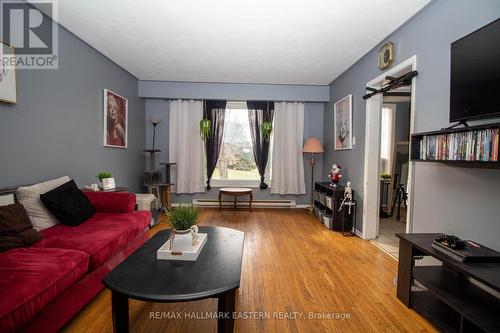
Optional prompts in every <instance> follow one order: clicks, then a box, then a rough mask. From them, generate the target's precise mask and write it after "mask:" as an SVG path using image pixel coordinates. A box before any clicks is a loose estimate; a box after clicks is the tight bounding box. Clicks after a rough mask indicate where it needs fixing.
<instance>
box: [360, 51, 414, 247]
mask: <svg viewBox="0 0 500 333" xmlns="http://www.w3.org/2000/svg"><path fill="white" fill-rule="evenodd" d="M414 70H417V57H416V56H413V57H411V58H409V59H407V60H405V61H403V62H401V63H400V64H399V65H397V66H395V67H393V68H392V69H390V70H388V71H386V72H385V73H383V74H382V75H380V76H379V77H377V78H375V79H373V80H372V81H370V82H368V83H367V87H371V88H375V89H380V88H381V87H382V86H383V85H384V83H386V82H387V79H386V77H387V76H391V77H399V76H402V75H404V74H406V73H408V72H410V71H414ZM406 90H407V91H406V96H401V97H404V98H405V99H408V98H409V133H408V136H409V134H410V133H412V132H413V128H414V119H415V116H414V115H415V98H416V78H415V77H414V78H413V79H412V81H411V86H409V87H407V88H406ZM408 92H409V93H410V94H409V96H407V95H408V94H407V93H408ZM392 97H396V96H392ZM384 102H385V106H386V108H388V109H391V108H393V106H392V105H391V104H397V102H396V100H395V99H392V100H391V99H385V100H384V96H382V95H381V94H377V95H374V96H372V97H371V98H369V99H367V100H366V129H365V133H366V136H365V158H364V184H363V193H364V195H363V196H364V198H363V234H362V236H363V238H365V239H371V240H373V239H376V238H377V237H378V235H379V232H380V230H379V229H380V228H379V225H380V222H381V221H380V219H379V215H380V211H381V209H380V206H381V204H385V205H386V207H385V208H386V209H389V214H390V209H392V206H396V207H395V211H394V213H393V216H395V215H396V214H397V205H398V202H396V204H395V205H393V199H394V196H395V195H398V194H397V192H398V185H399V183H400V181H401V178H402V177H404V178H405V182H404V183H405V186H404V190H405V191H404V194H405V196H406V209H405V207H404V206H405V205H404V202H403V199H404V198H403V197H402V198H401V200H402V201H401V205H400V206H401V208H400V221H404V226H403V228H402V229H403V230H402V231H403V232H412V229H413V228H412V221H411V216H412V194H413V182H412V179H413V166H412V162H410V161H406V165H407V167H406V166H405V167H404V168H400V170H399V172H398V179H397V180H396V179H394V178H393V177H394V174H395V173H396V172H395V170H396V169H397V168H398V165H400V166H402V165H403V164H404V163H403V160H402V159H401V161H399V160H397V156H398V155H397V154H396V153H397V151H398V150H399V149H408V151H409V150H410V149H411V146H410V142H408V144H407V147H404V144H402V143H401V144H399V145H397V144H396V141H395V140H394V145H391V146H392V147H393V148H391V149H389V150H390V151H389V152H388V151H387V149H386V150H385V151H384V153H385V156H388V157H389V158H388V159H392V162H391V161H387V162H386V163H385V164H386V165H387V168H389V169H390V170H392V171H391V182H390V185H389V187H390V190H389V191H388V192H389V193H388V194H387V200H385V202H384V200H381V195H380V194H381V189H382V186H381V180H380V178H381V173H382V172H381V171H382V170H383V165H381V164H382V163H381V145H382V134H381V132H382V117H383V108H384ZM396 108H397V106H396ZM387 112H397V111H387ZM384 117H387V115H386V116H384ZM392 121H395V117H393V120H392ZM386 123H390V122H386ZM389 128H390V127H389ZM394 130H395V127H394ZM401 141H403V140H401ZM406 141H409V138H408V140H406ZM395 168H396V169H395ZM404 169H406V171H405V175H404V176H402V175H401V174H402V173H403V170H404ZM393 183H397V184H396V187H394V188H393ZM401 194H403V193H401ZM391 199H392V202H391ZM400 223H403V222H400ZM398 227H401V225H398ZM398 230H399V229H398ZM396 242H397V240H396ZM397 251H398V249H397V248H393V249H392V251H387V252H389V253H391V252H392V253H397Z"/></svg>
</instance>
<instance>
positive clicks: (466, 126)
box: [441, 120, 469, 131]
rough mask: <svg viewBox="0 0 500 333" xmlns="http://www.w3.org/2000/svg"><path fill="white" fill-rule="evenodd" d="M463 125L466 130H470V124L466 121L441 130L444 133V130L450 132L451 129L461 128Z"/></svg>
mask: <svg viewBox="0 0 500 333" xmlns="http://www.w3.org/2000/svg"><path fill="white" fill-rule="evenodd" d="M461 125H463V126H464V128H467V129H468V128H469V124H467V122H466V121H465V120H460V121H459V122H458V124H455V125H451V126H449V127H444V128H441V130H443V131H444V130H449V129H453V128H455V127H458V126H461Z"/></svg>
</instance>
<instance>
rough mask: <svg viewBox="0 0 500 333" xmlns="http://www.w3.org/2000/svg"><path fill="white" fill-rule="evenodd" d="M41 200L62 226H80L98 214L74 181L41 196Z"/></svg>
mask: <svg viewBox="0 0 500 333" xmlns="http://www.w3.org/2000/svg"><path fill="white" fill-rule="evenodd" d="M40 199H41V200H42V202H43V204H44V205H45V207H47V209H48V210H49V211H50V212H51V213H52V214H54V216H55V217H56V218H57V219H58V220H59V221H60V222H61V223H62V224H66V225H70V226H77V225H80V224H81V223H83V222H85V221H87V220H88V219H89V218H91V217H92V216H94V214H95V212H96V209H95V207H94V206H93V205H92V204H91V203H90V201H89V199H88V198H87V196H86V195H85V194H83V192H82V191H80V190H79V189H78V187H77V186H76V184H75V182H74V181H73V180H70V181H69V182H67V183H64V184H62V185H61V186H59V187H56V188H55V189H53V190H50V191H49V192H46V193H44V194H41V195H40Z"/></svg>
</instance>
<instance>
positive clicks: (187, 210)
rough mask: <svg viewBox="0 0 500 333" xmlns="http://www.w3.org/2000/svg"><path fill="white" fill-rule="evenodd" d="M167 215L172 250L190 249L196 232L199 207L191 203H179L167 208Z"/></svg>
mask: <svg viewBox="0 0 500 333" xmlns="http://www.w3.org/2000/svg"><path fill="white" fill-rule="evenodd" d="M167 216H168V218H169V221H170V225H171V226H172V228H173V230H172V232H171V233H170V242H171V243H170V244H171V249H172V251H189V250H192V248H193V243H194V241H195V240H196V235H197V234H198V226H197V224H198V222H199V219H200V208H199V207H197V206H195V205H192V204H186V205H182V204H181V205H180V206H177V207H176V208H168V209H167Z"/></svg>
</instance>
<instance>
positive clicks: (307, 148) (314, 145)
mask: <svg viewBox="0 0 500 333" xmlns="http://www.w3.org/2000/svg"><path fill="white" fill-rule="evenodd" d="M302 151H303V152H304V153H316V154H322V153H324V152H325V151H324V150H323V146H322V145H321V142H320V141H319V139H318V138H309V139H307V140H306V143H305V144H304V148H303V149H302Z"/></svg>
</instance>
